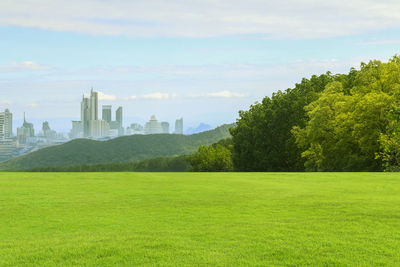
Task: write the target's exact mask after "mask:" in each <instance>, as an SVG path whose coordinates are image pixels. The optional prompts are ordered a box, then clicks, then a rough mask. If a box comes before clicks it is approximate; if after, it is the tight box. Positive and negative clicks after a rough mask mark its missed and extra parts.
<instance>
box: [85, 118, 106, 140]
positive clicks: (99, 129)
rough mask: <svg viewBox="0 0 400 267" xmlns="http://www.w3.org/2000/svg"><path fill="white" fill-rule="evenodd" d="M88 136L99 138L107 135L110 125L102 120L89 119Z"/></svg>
mask: <svg viewBox="0 0 400 267" xmlns="http://www.w3.org/2000/svg"><path fill="white" fill-rule="evenodd" d="M89 129H90V136H91V137H93V138H101V137H105V136H108V132H109V130H110V125H109V124H108V122H106V121H104V120H90V121H89Z"/></svg>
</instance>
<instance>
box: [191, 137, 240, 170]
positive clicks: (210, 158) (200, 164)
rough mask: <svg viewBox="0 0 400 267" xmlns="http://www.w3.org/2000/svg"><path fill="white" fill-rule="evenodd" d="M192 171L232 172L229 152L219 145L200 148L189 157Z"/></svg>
mask: <svg viewBox="0 0 400 267" xmlns="http://www.w3.org/2000/svg"><path fill="white" fill-rule="evenodd" d="M189 162H190V164H191V166H192V169H191V170H192V171H200V172H201V171H204V172H205V171H214V172H219V171H232V170H233V163H232V157H231V151H230V150H229V149H228V148H226V147H225V146H223V145H221V144H215V145H211V146H200V147H199V150H198V151H197V152H196V153H195V154H194V155H192V156H189Z"/></svg>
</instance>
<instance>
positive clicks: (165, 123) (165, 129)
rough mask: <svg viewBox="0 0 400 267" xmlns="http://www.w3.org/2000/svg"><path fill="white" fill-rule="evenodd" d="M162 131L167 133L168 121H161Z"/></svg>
mask: <svg viewBox="0 0 400 267" xmlns="http://www.w3.org/2000/svg"><path fill="white" fill-rule="evenodd" d="M161 127H162V130H163V133H166V134H169V123H168V122H166V121H163V122H161Z"/></svg>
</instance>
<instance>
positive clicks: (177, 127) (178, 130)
mask: <svg viewBox="0 0 400 267" xmlns="http://www.w3.org/2000/svg"><path fill="white" fill-rule="evenodd" d="M174 133H175V134H183V118H180V119H178V120H176V121H175V132H174Z"/></svg>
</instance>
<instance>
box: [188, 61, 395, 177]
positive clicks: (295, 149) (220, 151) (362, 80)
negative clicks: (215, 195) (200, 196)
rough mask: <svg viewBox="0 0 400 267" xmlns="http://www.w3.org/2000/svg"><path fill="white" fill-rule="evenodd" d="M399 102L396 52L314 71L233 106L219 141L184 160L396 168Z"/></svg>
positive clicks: (297, 167) (206, 165) (228, 165)
mask: <svg viewBox="0 0 400 267" xmlns="http://www.w3.org/2000/svg"><path fill="white" fill-rule="evenodd" d="M399 104H400V57H399V56H397V55H396V56H394V57H393V58H391V59H390V60H389V61H388V62H387V63H382V62H380V61H377V60H374V61H370V62H369V63H367V64H366V63H361V66H360V69H359V70H356V69H354V68H352V69H351V70H350V71H349V73H348V74H336V75H333V74H332V73H330V72H327V73H326V74H322V75H319V76H317V75H314V76H312V77H311V78H310V79H305V78H304V79H303V80H302V81H301V82H300V83H298V84H296V85H295V87H294V88H290V89H287V90H285V91H278V92H276V93H274V94H273V95H272V96H271V97H265V98H264V99H263V100H262V102H260V103H259V102H257V103H255V104H253V105H251V106H250V108H249V110H247V111H240V112H239V119H238V120H237V122H236V126H235V127H233V128H231V129H230V132H231V135H232V138H231V140H229V142H227V141H225V146H222V145H218V144H216V145H212V146H209V147H204V146H203V147H200V149H199V150H198V152H197V153H196V154H194V155H193V156H192V157H191V158H189V161H190V162H191V165H192V170H199V171H213V170H214V171H221V170H236V171H398V170H400V105H399ZM227 143H230V144H229V145H227ZM229 153H230V154H229ZM228 155H229V156H230V159H231V160H228ZM218 162H219V163H218Z"/></svg>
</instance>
